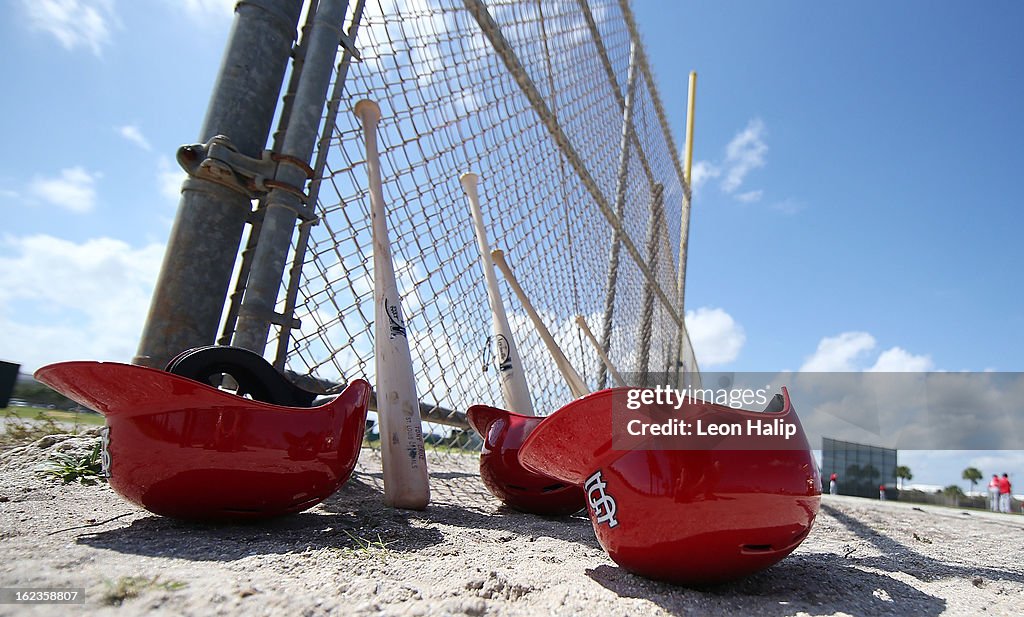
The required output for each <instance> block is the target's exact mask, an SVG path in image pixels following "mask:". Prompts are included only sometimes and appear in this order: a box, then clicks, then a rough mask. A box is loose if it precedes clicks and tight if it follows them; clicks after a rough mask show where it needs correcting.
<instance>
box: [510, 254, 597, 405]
mask: <svg viewBox="0 0 1024 617" xmlns="http://www.w3.org/2000/svg"><path fill="white" fill-rule="evenodd" d="M491 259H492V260H493V261H494V265H496V266H498V269H499V270H501V273H502V274H504V275H505V280H506V281H507V282H508V286H509V287H511V288H512V291H514V292H515V294H516V296H517V297H518V298H519V303H520V304H522V305H523V308H524V309H526V314H527V315H529V316H530V320H531V321H533V327H534V328H536V330H537V334H539V335H540V338H541V340H542V341H544V344H545V345H546V346H547V348H548V352H549V353H550V354H551V357H552V358H554V360H555V366H557V367H558V372H560V373H561V374H562V377H564V378H565V382H566V383H567V384H569V390H570V391H571V392H572V395H573V396H575V397H576V398H579V397H581V396H586V395H588V394H590V388H588V387H587V384H586V383H584V381H583V378H581V377H580V374H579V373H577V372H576V369H574V368H573V367H572V365H571V364H569V359H568V358H566V357H565V354H564V353H562V349H561V348H560V347H559V346H558V343H556V342H555V339H554V338H553V337H552V336H551V333H550V332H548V329H547V326H545V325H544V322H543V321H542V320H541V318H540V315H538V314H537V311H536V310H534V308H533V304H531V303H530V299H529V298H528V297H527V296H526V292H525V291H523V288H522V287H520V286H519V281H517V280H516V277H515V274H513V273H512V268H510V267H509V265H508V262H507V261H505V252H504V251H502V250H501V249H496V250H493V251H491Z"/></svg>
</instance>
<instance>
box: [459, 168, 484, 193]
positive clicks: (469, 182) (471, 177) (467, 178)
mask: <svg viewBox="0 0 1024 617" xmlns="http://www.w3.org/2000/svg"><path fill="white" fill-rule="evenodd" d="M479 181H480V176H478V175H476V174H475V173H473V172H471V171H467V172H466V173H464V174H462V175H461V176H459V183H460V184H462V188H464V189H466V190H467V191H468V190H470V189H472V188H476V185H477V182H479Z"/></svg>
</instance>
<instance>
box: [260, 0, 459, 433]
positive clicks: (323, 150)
mask: <svg viewBox="0 0 1024 617" xmlns="http://www.w3.org/2000/svg"><path fill="white" fill-rule="evenodd" d="M365 5H366V0H356V4H355V8H353V9H352V21H351V23H350V24H349V27H348V40H349V45H347V46H346V47H345V52H344V53H343V54H342V55H341V61H340V62H339V63H338V70H337V73H336V74H335V77H334V86H333V89H332V91H331V98H330V100H329V101H328V102H327V115H326V116H325V117H324V128H323V130H322V131H320V141H319V142H318V143H317V147H316V161H315V162H314V163H313V178H312V180H310V181H309V204H310V205H311V206H315V205H316V203H317V199H318V198H319V196H320V186H321V183H322V182H323V178H324V167H325V166H326V165H327V153H328V152H330V145H331V137H332V136H333V135H334V130H335V129H334V124H335V120H336V119H337V117H338V107H339V106H340V104H341V99H342V96H343V95H344V93H345V82H346V81H347V80H348V69H349V66H350V65H351V64H352V58H353V56H354V55H355V54H356V51H355V42H356V35H357V34H358V32H359V22H361V21H362V19H363V9H364V8H365ZM315 224H316V222H315V221H306V222H304V223H303V224H300V225H299V238H298V240H297V241H296V242H295V256H294V258H293V260H292V267H291V271H290V272H289V275H288V290H287V292H286V293H285V299H284V314H285V316H286V319H285V320H284V323H282V324H281V332H280V333H279V334H278V339H277V352H276V353H275V355H274V367H275V368H277V369H278V370H281V371H283V370H284V365H285V360H286V359H287V354H288V343H289V342H290V340H291V333H292V326H293V323H292V321H290V320H289V319H288V318H290V317H291V316H292V315H293V314H294V313H295V305H296V301H297V297H298V295H299V283H300V279H301V278H302V265H303V264H304V263H305V261H306V250H307V248H308V246H309V236H310V233H311V231H312V228H313V225H315ZM421 415H422V414H421ZM424 417H426V416H424ZM467 427H468V424H467Z"/></svg>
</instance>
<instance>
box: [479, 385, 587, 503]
mask: <svg viewBox="0 0 1024 617" xmlns="http://www.w3.org/2000/svg"><path fill="white" fill-rule="evenodd" d="M466 417H467V418H468V419H469V423H470V424H471V425H472V426H473V428H474V429H475V430H476V432H477V433H479V434H480V436H481V437H483V439H484V443H483V446H482V447H481V449H480V479H481V480H483V482H484V485H485V486H486V487H487V490H489V491H491V494H492V495H494V496H495V497H497V498H498V499H500V500H501V501H503V502H504V503H505V504H506V505H508V506H509V507H511V508H515V509H516V510H519V511H521V512H530V513H532V514H544V515H551V516H558V515H564V514H572V513H573V512H578V511H579V510H582V509H583V507H584V501H583V489H581V488H580V487H578V486H576V485H574V484H567V483H565V482H562V481H560V480H556V479H554V478H552V477H550V476H546V475H543V474H538V473H534V472H532V471H529V470H527V469H524V468H523V466H522V465H521V464H519V448H520V446H522V445H523V441H524V440H525V439H526V438H527V436H529V434H530V433H531V432H533V430H534V429H535V428H537V426H539V425H540V424H541V423H542V422H543V420H544V418H543V417H536V416H524V415H522V414H518V413H514V412H511V411H505V410H504V409H498V408H497V407H488V406H486V405H474V406H473V407H470V408H469V410H468V411H467V412H466Z"/></svg>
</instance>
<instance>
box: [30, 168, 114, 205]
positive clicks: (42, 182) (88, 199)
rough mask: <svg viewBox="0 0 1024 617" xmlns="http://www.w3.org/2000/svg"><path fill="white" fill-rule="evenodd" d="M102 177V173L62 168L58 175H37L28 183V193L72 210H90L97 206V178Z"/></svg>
mask: <svg viewBox="0 0 1024 617" xmlns="http://www.w3.org/2000/svg"><path fill="white" fill-rule="evenodd" d="M101 177H102V174H100V173H90V172H88V171H86V170H85V169H84V168H82V167H71V168H69V169H62V170H61V172H60V175H59V176H57V177H51V178H46V177H42V176H36V177H35V178H33V179H32V181H31V182H30V183H29V185H28V193H29V195H31V196H32V197H34V198H36V199H38V200H41V201H44V202H46V203H49V204H52V205H54V206H57V207H60V208H64V209H65V210H70V211H71V212H78V213H84V212H89V211H91V210H92V209H93V208H94V207H95V206H96V180H98V179H99V178H101Z"/></svg>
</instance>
